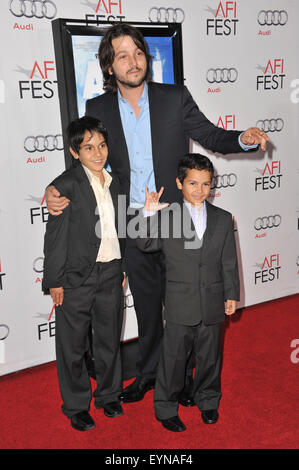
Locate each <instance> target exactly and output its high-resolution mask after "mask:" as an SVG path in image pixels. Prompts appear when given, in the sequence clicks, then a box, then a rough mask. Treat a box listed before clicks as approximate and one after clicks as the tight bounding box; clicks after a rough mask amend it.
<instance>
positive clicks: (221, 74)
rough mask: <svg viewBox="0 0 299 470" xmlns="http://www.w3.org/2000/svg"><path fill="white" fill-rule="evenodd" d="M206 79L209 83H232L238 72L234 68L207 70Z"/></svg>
mask: <svg viewBox="0 0 299 470" xmlns="http://www.w3.org/2000/svg"><path fill="white" fill-rule="evenodd" d="M206 78H207V82H209V83H228V82H230V83H233V82H235V81H236V80H237V78H238V71H237V69H235V68H230V69H226V68H225V69H218V68H217V69H209V70H208V71H207V75H206Z"/></svg>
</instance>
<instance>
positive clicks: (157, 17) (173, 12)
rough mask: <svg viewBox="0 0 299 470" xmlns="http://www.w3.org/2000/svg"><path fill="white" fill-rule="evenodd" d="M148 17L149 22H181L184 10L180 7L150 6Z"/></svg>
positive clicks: (183, 17)
mask: <svg viewBox="0 0 299 470" xmlns="http://www.w3.org/2000/svg"><path fill="white" fill-rule="evenodd" d="M148 19H149V20H150V22H151V23H183V21H184V19H185V12H184V10H182V8H164V7H161V8H158V7H152V8H151V9H150V11H149V14H148Z"/></svg>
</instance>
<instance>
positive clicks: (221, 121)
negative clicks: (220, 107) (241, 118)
mask: <svg viewBox="0 0 299 470" xmlns="http://www.w3.org/2000/svg"><path fill="white" fill-rule="evenodd" d="M216 126H217V127H222V129H225V130H228V129H230V130H233V129H236V115H235V114H226V115H225V116H219V118H218V121H217V124H216Z"/></svg>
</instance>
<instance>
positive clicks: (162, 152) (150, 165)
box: [46, 23, 269, 406]
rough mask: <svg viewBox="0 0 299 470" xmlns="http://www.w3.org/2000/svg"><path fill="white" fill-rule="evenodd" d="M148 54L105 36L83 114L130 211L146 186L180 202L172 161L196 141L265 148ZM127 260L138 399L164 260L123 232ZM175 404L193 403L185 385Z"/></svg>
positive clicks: (122, 34) (135, 41)
mask: <svg viewBox="0 0 299 470" xmlns="http://www.w3.org/2000/svg"><path fill="white" fill-rule="evenodd" d="M150 60H151V57H150V55H149V52H148V48H147V45H146V42H145V40H144V38H143V36H142V34H141V33H140V32H139V31H138V30H137V29H136V28H134V27H132V26H130V25H128V24H125V23H119V24H116V25H114V26H112V27H110V28H109V29H108V30H107V32H106V33H105V35H104V37H103V39H102V41H101V43H100V47H99V61H100V66H101V69H102V72H103V78H104V90H105V91H106V93H104V94H103V95H101V96H99V97H96V98H93V99H91V100H88V101H87V103H86V114H87V115H90V116H94V117H97V118H98V119H100V120H102V121H103V122H104V123H105V125H106V127H107V129H108V131H109V135H110V142H111V146H110V149H109V164H110V166H111V168H112V170H113V172H115V173H116V174H117V175H118V176H119V179H120V182H121V185H122V189H123V191H124V192H125V193H126V194H127V195H128V197H129V205H130V207H131V209H132V211H134V210H135V209H136V208H138V207H139V208H140V207H142V206H143V203H144V187H145V186H146V185H147V186H148V187H149V190H150V191H156V188H160V187H161V186H164V187H165V190H164V193H163V197H164V198H165V200H166V201H168V202H175V201H178V200H179V197H180V193H179V190H178V189H177V187H176V185H175V178H176V171H177V163H178V160H179V158H180V157H181V156H182V155H185V154H186V153H187V152H188V151H189V139H190V138H191V139H194V140H195V141H198V142H199V143H200V144H202V145H203V146H204V147H205V148H207V149H210V150H212V151H213V152H220V153H223V154H225V153H233V152H235V153H238V152H243V151H245V150H247V149H248V148H249V147H248V146H252V145H253V146H255V147H257V146H258V145H259V144H260V145H261V148H262V149H263V150H265V148H266V142H267V141H268V140H269V139H268V137H267V135H266V134H265V133H264V132H263V131H261V130H259V129H257V128H250V129H248V130H247V131H245V132H243V133H241V132H239V131H226V130H224V129H221V128H218V127H216V126H214V125H213V124H212V123H211V122H210V121H209V120H208V119H207V118H206V117H205V116H204V114H203V113H202V112H201V111H200V110H199V108H198V106H197V105H196V103H195V102H194V100H193V99H192V96H191V95H190V93H189V91H188V90H187V88H186V87H185V86H181V85H163V84H158V83H153V82H151V69H150ZM59 196H60V194H59V191H57V190H55V188H54V187H53V186H52V187H49V188H48V189H47V191H46V199H47V207H48V209H49V211H50V213H51V214H59V213H60V212H61V210H63V209H64V207H66V204H67V203H68V201H67V200H66V199H65V198H59ZM126 260H127V268H128V276H129V284H130V289H131V292H132V295H133V298H134V307H135V311H136V316H137V323H138V335H139V338H138V344H139V361H138V373H137V377H136V380H135V381H134V382H133V383H132V384H131V385H130V386H129V387H127V388H126V389H125V390H124V391H123V393H122V400H123V401H125V402H133V401H138V400H141V399H142V398H143V397H144V394H145V393H146V392H147V390H150V389H151V388H154V384H155V376H156V368H157V364H158V360H159V355H160V346H161V339H162V333H163V326H162V305H163V299H164V287H163V286H164V260H163V256H162V255H161V253H160V254H159V253H158V254H157V253H152V254H144V253H142V252H140V250H138V248H137V246H136V241H135V240H134V239H133V238H131V237H130V235H128V237H127V243H126ZM189 372H190V373H189V374H188V376H187V378H186V388H185V390H184V391H183V392H182V395H181V397H180V402H181V403H182V404H185V405H186V406H190V405H193V404H194V403H193V401H192V397H191V396H190V393H189V388H190V387H189V388H188V385H192V374H191V372H192V369H191V368H190V369H189Z"/></svg>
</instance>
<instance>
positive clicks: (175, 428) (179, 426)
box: [158, 416, 186, 432]
mask: <svg viewBox="0 0 299 470" xmlns="http://www.w3.org/2000/svg"><path fill="white" fill-rule="evenodd" d="M158 421H160V422H161V423H162V426H163V427H164V428H165V429H167V430H168V431H172V432H181V431H185V429H186V426H185V425H184V423H183V422H182V421H181V420H180V418H179V417H178V416H173V417H172V418H168V419H159V420H158Z"/></svg>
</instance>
